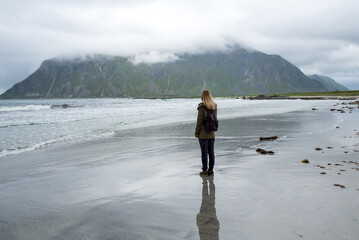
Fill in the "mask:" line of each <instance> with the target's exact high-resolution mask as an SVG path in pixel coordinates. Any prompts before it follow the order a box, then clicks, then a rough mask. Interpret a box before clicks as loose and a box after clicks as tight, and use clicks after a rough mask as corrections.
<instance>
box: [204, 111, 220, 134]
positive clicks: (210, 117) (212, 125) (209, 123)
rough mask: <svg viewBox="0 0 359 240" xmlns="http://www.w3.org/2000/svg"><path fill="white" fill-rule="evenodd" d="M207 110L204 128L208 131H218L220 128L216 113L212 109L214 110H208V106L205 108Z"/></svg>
mask: <svg viewBox="0 0 359 240" xmlns="http://www.w3.org/2000/svg"><path fill="white" fill-rule="evenodd" d="M205 109H206V111H207V113H208V114H207V118H206V119H205V120H204V123H203V125H204V130H206V132H213V131H217V130H218V119H217V116H216V114H215V113H214V112H213V111H212V110H208V109H207V108H205Z"/></svg>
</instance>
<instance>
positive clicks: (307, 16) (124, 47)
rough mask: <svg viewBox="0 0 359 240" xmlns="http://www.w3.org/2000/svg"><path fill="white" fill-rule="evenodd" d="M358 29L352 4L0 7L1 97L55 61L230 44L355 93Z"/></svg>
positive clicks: (43, 2)
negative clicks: (46, 62) (330, 80)
mask: <svg viewBox="0 0 359 240" xmlns="http://www.w3.org/2000/svg"><path fill="white" fill-rule="evenodd" d="M358 23H359V1H358V0H298V1H297V0H271V1H266V0H247V1H241V0H233V1H230V0H221V1H218V0H214V1H212V0H174V1H170V0H159V1H151V0H119V1H118V0H117V1H115V0H113V1H111V0H100V1H95V0H58V1H54V0H32V1H28V0H16V1H13V0H1V1H0V93H2V92H4V91H5V90H6V89H8V88H10V87H11V86H13V85H14V84H15V83H17V82H20V81H22V80H24V79H25V78H26V77H28V75H29V74H31V73H32V72H34V71H35V70H36V69H37V68H38V67H39V66H40V64H41V62H42V61H43V60H45V59H49V58H53V57H57V56H64V55H65V56H69V55H77V54H88V53H89V54H91V53H103V54H111V55H121V56H129V55H134V54H138V55H137V56H138V57H139V58H138V59H141V58H140V57H147V60H148V59H150V60H158V59H169V60H171V59H172V60H173V59H175V58H176V56H175V55H174V54H175V53H183V52H203V51H205V50H207V49H223V48H224V47H225V46H226V45H227V44H233V43H239V44H243V45H246V46H248V47H251V48H254V49H256V50H258V51H262V52H264V53H267V54H278V55H281V56H282V57H283V58H285V59H287V60H288V61H290V62H291V63H293V64H294V65H296V66H297V67H299V68H300V69H301V70H302V71H303V72H304V73H305V74H323V75H327V76H329V77H332V78H334V79H335V80H336V81H337V82H339V83H341V84H343V85H344V86H346V87H348V88H350V89H359V24H358ZM144 53H149V55H148V56H146V55H144Z"/></svg>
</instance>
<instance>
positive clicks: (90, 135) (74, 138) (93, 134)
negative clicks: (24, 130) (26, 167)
mask: <svg viewBox="0 0 359 240" xmlns="http://www.w3.org/2000/svg"><path fill="white" fill-rule="evenodd" d="M114 135H115V132H114V131H113V130H108V129H104V130H96V131H87V132H85V133H78V134H70V135H66V136H62V137H58V138H54V139H50V140H47V141H43V142H39V143H35V144H34V145H31V146H17V147H13V148H9V149H0V158H2V157H6V156H9V155H16V154H20V153H24V152H30V151H33V150H37V149H42V148H45V147H48V146H51V145H54V144H61V143H66V144H67V143H69V142H86V141H92V140H94V139H99V138H105V137H110V136H114Z"/></svg>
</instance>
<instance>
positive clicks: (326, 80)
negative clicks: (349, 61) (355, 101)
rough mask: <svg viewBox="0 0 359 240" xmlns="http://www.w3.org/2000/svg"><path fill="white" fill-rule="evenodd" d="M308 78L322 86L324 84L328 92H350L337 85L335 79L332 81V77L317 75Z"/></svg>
mask: <svg viewBox="0 0 359 240" xmlns="http://www.w3.org/2000/svg"><path fill="white" fill-rule="evenodd" d="M308 77H309V78H310V79H315V80H317V81H319V82H320V83H321V84H323V85H324V86H325V87H326V88H327V89H328V91H349V89H348V88H346V87H344V86H343V85H341V84H339V83H337V82H336V81H335V80H334V79H332V78H330V77H327V76H322V75H316V74H314V75H309V76H308Z"/></svg>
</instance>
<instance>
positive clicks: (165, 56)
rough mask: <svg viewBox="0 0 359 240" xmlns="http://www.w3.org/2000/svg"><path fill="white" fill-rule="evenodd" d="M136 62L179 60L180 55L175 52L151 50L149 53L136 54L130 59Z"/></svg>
mask: <svg viewBox="0 0 359 240" xmlns="http://www.w3.org/2000/svg"><path fill="white" fill-rule="evenodd" d="M128 60H129V61H130V62H132V63H134V64H139V63H148V64H151V63H160V62H173V61H176V60H179V57H178V56H176V55H175V54H173V53H161V52H157V51H151V52H149V53H140V54H135V55H134V56H132V57H130V58H129V59H128Z"/></svg>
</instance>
